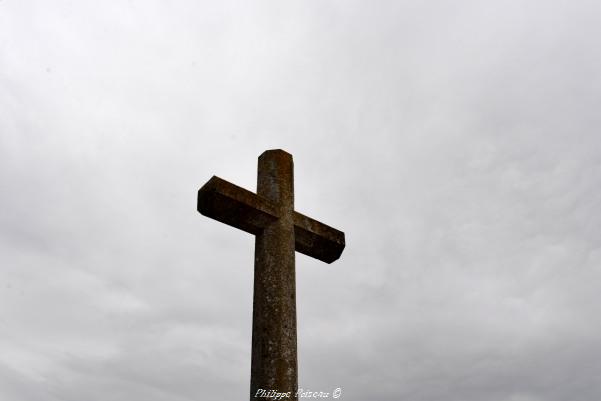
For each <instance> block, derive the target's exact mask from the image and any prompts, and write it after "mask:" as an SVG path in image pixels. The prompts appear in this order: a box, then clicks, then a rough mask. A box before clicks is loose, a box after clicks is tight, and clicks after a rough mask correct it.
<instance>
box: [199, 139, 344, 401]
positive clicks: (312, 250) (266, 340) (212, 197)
mask: <svg viewBox="0 0 601 401" xmlns="http://www.w3.org/2000/svg"><path fill="white" fill-rule="evenodd" d="M197 209H198V211H199V212H200V213H201V214H203V215H205V216H207V217H211V218H213V219H215V220H218V221H220V222H222V223H226V224H229V225H231V226H233V227H236V228H239V229H241V230H243V231H246V232H248V233H251V234H254V235H255V277H254V294H253V330H252V360H251V374H250V399H251V400H257V399H262V400H265V399H276V397H277V396H275V393H289V397H288V398H285V399H290V400H297V394H296V392H297V388H298V375H297V358H296V284H295V268H294V259H295V253H294V252H295V251H298V252H301V253H303V254H305V255H308V256H311V257H314V258H317V259H319V260H322V261H324V262H326V263H332V262H333V261H335V260H336V259H338V258H339V257H340V255H341V253H342V250H343V249H344V245H345V242H344V233H343V232H341V231H338V230H336V229H334V228H332V227H329V226H327V225H325V224H323V223H320V222H319V221H316V220H313V219H312V218H310V217H307V216H304V215H302V214H300V213H298V212H296V211H295V210H294V175H293V163H292V155H290V154H288V153H286V152H284V151H283V150H279V149H277V150H268V151H265V152H264V153H263V154H262V155H261V156H259V171H258V176H257V193H256V194H255V193H252V192H250V191H247V190H246V189H244V188H241V187H238V186H236V185H234V184H231V183H229V182H227V181H225V180H222V179H221V178H219V177H216V176H213V177H212V178H211V179H210V180H209V181H208V182H207V183H206V184H205V185H203V187H202V188H200V190H199V191H198V204H197ZM262 390H263V391H262Z"/></svg>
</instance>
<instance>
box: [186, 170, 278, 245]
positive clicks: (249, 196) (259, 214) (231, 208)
mask: <svg viewBox="0 0 601 401" xmlns="http://www.w3.org/2000/svg"><path fill="white" fill-rule="evenodd" d="M197 210H198V211H199V212H200V213H201V214H202V215H204V216H207V217H210V218H212V219H215V220H218V221H221V222H222V223H225V224H228V225H230V226H233V227H236V228H238V229H240V230H243V231H246V232H248V233H251V234H259V233H260V232H261V230H263V228H265V227H267V226H268V225H269V224H270V223H272V222H274V221H275V220H277V218H278V217H277V214H276V212H275V209H274V208H273V206H272V205H271V203H270V202H268V201H267V200H266V199H263V198H261V197H260V196H258V195H257V194H255V193H252V192H250V191H248V190H246V189H244V188H241V187H239V186H237V185H234V184H232V183H230V182H228V181H225V180H223V179H221V178H219V177H217V176H213V177H212V178H211V179H210V180H209V181H207V183H206V184H205V185H203V186H202V188H200V189H199V190H198V203H197Z"/></svg>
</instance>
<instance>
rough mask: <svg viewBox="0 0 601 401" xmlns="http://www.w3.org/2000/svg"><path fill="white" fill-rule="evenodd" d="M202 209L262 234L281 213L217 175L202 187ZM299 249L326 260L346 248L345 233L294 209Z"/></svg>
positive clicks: (327, 261)
mask: <svg viewBox="0 0 601 401" xmlns="http://www.w3.org/2000/svg"><path fill="white" fill-rule="evenodd" d="M197 209H198V211H199V212H200V213H201V214H203V215H204V216H207V217H210V218H212V219H215V220H218V221H220V222H222V223H225V224H228V225H230V226H232V227H236V228H238V229H240V230H243V231H246V232H248V233H251V234H255V235H258V234H260V233H261V231H262V230H263V229H264V228H265V227H267V226H268V225H269V224H271V223H273V222H274V221H276V220H277V219H278V218H279V216H278V213H277V211H276V208H275V206H274V205H273V204H272V202H270V201H269V200H267V199H265V198H263V197H261V196H259V195H257V194H255V193H253V192H250V191H249V190H246V189H244V188H241V187H239V186H237V185H234V184H232V183H230V182H228V181H225V180H223V179H221V178H219V177H216V176H213V177H212V178H211V179H210V180H209V181H208V182H207V183H206V184H205V185H203V186H202V188H200V189H199V190H198V203H197ZM293 221H294V237H295V240H294V241H295V244H294V245H295V250H296V251H297V252H300V253H303V254H305V255H307V256H311V257H312V258H315V259H319V260H321V261H323V262H326V263H332V262H333V261H335V260H337V259H338V258H339V257H340V255H341V254H342V251H343V250H344V246H345V240H344V233H343V232H342V231H338V230H336V229H335V228H332V227H330V226H328V225H326V224H323V223H321V222H319V221H317V220H314V219H312V218H310V217H307V216H305V215H303V214H301V213H298V212H294V214H293Z"/></svg>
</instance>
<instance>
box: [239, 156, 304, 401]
mask: <svg viewBox="0 0 601 401" xmlns="http://www.w3.org/2000/svg"><path fill="white" fill-rule="evenodd" d="M258 167H259V168H258V178H257V195H259V196H261V197H263V198H265V199H268V200H269V201H271V202H272V204H273V205H274V206H275V208H276V213H277V215H278V216H279V218H278V219H277V220H275V221H273V222H272V223H270V224H269V225H268V226H267V227H265V228H264V229H263V230H262V232H261V233H259V234H257V235H256V239H255V275H254V294H253V331H252V361H251V384H250V390H251V391H250V396H251V400H253V399H256V398H255V395H256V394H257V391H258V390H260V389H263V390H266V391H269V390H272V389H273V390H277V391H278V392H290V393H291V394H290V396H291V398H290V399H293V400H296V399H297V398H296V391H297V387H298V383H297V355H296V284H295V263H294V262H295V237H294V167H293V162H292V156H291V155H290V154H288V153H286V152H284V151H281V150H270V151H266V152H264V153H263V154H262V155H261V156H260V157H259V166H258Z"/></svg>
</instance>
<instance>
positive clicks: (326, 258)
mask: <svg viewBox="0 0 601 401" xmlns="http://www.w3.org/2000/svg"><path fill="white" fill-rule="evenodd" d="M294 237H295V248H296V251H297V252H300V253H303V254H305V255H307V256H311V257H312V258H315V259H319V260H321V261H323V262H326V263H332V262H333V261H335V260H337V259H338V258H339V257H340V255H341V254H342V251H343V250H344V246H345V241H344V233H343V232H342V231H338V230H336V229H335V228H332V227H330V226H328V225H325V224H323V223H320V222H319V221H317V220H314V219H312V218H310V217H307V216H305V215H303V214H300V213H298V212H294Z"/></svg>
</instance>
